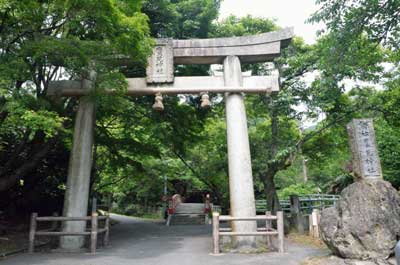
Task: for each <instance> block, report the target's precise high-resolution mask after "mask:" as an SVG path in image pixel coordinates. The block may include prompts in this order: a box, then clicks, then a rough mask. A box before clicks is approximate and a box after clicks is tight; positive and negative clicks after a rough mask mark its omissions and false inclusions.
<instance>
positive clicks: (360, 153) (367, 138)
mask: <svg viewBox="0 0 400 265" xmlns="http://www.w3.org/2000/svg"><path fill="white" fill-rule="evenodd" d="M347 130H348V133H349V139H350V147H351V152H352V158H353V171H354V173H355V176H356V178H366V179H372V178H382V170H381V164H380V160H379V156H378V150H377V148H376V142H375V131H374V126H373V122H372V119H353V120H352V121H351V122H350V123H349V124H348V125H347Z"/></svg>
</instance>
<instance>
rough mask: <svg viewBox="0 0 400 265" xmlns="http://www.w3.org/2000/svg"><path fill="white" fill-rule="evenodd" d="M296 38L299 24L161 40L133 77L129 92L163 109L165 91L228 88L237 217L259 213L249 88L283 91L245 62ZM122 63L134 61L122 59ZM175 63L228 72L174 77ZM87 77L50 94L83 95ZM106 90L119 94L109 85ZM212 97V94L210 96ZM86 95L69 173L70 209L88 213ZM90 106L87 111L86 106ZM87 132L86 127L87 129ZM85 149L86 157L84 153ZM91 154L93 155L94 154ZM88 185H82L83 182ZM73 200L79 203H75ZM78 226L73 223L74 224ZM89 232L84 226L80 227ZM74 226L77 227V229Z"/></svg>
mask: <svg viewBox="0 0 400 265" xmlns="http://www.w3.org/2000/svg"><path fill="white" fill-rule="evenodd" d="M292 37H293V29H292V28H287V29H283V30H280V31H275V32H269V33H263V34H258V35H253V36H243V37H231V38H217V39H192V40H172V39H158V40H157V46H156V47H155V49H154V52H153V55H152V56H151V57H150V58H149V67H148V68H147V71H146V74H147V77H146V78H128V79H127V82H128V89H127V91H126V94H127V95H129V96H143V95H156V94H157V97H156V102H157V104H155V105H157V108H158V109H163V106H162V97H161V95H176V94H203V93H207V92H210V93H225V104H226V122H227V142H228V164H229V192H230V205H231V215H232V216H234V217H252V216H255V215H256V211H255V201H254V187H253V176H252V169H251V157H250V147H249V136H248V131H247V118H246V110H245V106H244V100H243V93H272V92H277V91H279V82H278V77H277V76H242V72H241V62H242V63H256V62H267V61H272V60H273V59H274V58H276V57H278V56H279V55H280V52H281V48H283V47H286V46H287V45H288V44H289V42H290V40H291V38H292ZM120 63H121V65H126V64H129V63H130V62H129V60H124V59H121V62H120ZM174 64H223V66H224V76H223V77H219V76H203V77H199V76H195V77H174V75H173V72H174ZM84 84H85V82H82V81H81V80H77V81H57V82H52V83H50V86H49V89H48V94H49V95H60V96H80V97H82V96H83V97H84V96H86V95H88V94H89V90H88V89H87V88H86V87H85V86H84ZM105 93H114V92H113V91H112V90H106V91H105ZM206 98H207V97H206ZM84 102H85V101H84V100H81V103H80V104H82V106H81V105H80V109H82V111H81V112H79V111H78V116H77V120H76V124H75V133H74V138H75V139H74V147H73V152H72V154H71V156H76V157H71V162H70V163H71V164H70V169H69V174H68V183H67V195H66V201H65V204H64V213H66V214H70V215H74V214H78V215H79V216H83V215H85V214H86V213H85V211H86V209H87V201H88V198H87V192H86V190H87V188H86V183H89V180H90V170H88V168H89V165H91V149H92V146H91V140H90V136H91V137H92V136H93V127H91V125H89V123H91V124H92V122H93V119H94V114H93V113H92V107H90V104H89V105H86V107H85V105H84V104H85V103H84ZM84 109H86V110H84ZM83 131H86V133H84V132H83ZM79 152H81V154H84V155H83V156H80V155H79ZM89 158H90V159H89ZM81 184H82V185H81ZM83 197H85V198H83ZM71 202H73V203H71ZM69 227H72V226H69ZM74 229H76V230H81V231H83V229H84V228H83V227H82V226H79V227H78V226H76V227H74ZM76 230H73V231H76ZM232 230H233V231H234V232H255V231H256V223H255V222H254V221H250V222H240V221H237V222H234V224H233V227H232ZM235 242H236V245H237V247H240V248H243V247H244V248H248V247H250V248H251V247H254V246H255V238H254V237H244V236H239V237H236V238H235ZM62 247H67V248H80V247H81V241H79V240H76V239H75V240H74V239H68V242H67V241H66V240H64V242H63V241H62Z"/></svg>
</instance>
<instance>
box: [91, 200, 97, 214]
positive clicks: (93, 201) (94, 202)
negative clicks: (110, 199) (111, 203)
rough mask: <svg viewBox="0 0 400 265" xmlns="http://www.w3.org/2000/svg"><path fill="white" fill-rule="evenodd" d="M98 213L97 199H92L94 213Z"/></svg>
mask: <svg viewBox="0 0 400 265" xmlns="http://www.w3.org/2000/svg"><path fill="white" fill-rule="evenodd" d="M96 212H97V198H96V197H93V198H92V213H96Z"/></svg>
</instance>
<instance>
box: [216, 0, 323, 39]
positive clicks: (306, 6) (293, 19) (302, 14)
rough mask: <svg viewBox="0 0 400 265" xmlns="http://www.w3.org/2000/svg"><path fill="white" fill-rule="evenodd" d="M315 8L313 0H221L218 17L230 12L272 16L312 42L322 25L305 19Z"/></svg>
mask: <svg viewBox="0 0 400 265" xmlns="http://www.w3.org/2000/svg"><path fill="white" fill-rule="evenodd" d="M317 9H318V7H317V6H316V5H315V0H223V1H222V3H221V9H220V18H219V19H223V18H225V17H227V16H229V15H230V14H233V15H236V16H239V17H241V16H246V15H252V16H256V17H266V18H274V19H276V21H277V24H278V25H279V26H281V27H294V32H295V34H296V35H297V36H300V37H303V39H304V40H305V42H306V43H309V44H312V43H314V42H315V40H316V31H317V30H318V29H321V28H322V26H321V24H320V25H312V24H306V23H305V20H307V19H308V18H309V17H310V15H311V14H312V13H314V12H315V11H316V10H317Z"/></svg>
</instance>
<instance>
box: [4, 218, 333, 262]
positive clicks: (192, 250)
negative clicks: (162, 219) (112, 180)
mask: <svg viewBox="0 0 400 265" xmlns="http://www.w3.org/2000/svg"><path fill="white" fill-rule="evenodd" d="M113 219H116V220H118V221H119V222H120V223H119V224H118V225H115V226H113V227H112V229H111V238H110V243H111V244H110V246H109V247H107V248H100V249H99V250H98V252H97V254H96V255H95V256H93V255H90V254H84V253H76V254H70V253H69V254H65V253H40V252H37V253H34V254H27V253H24V254H19V255H16V256H11V257H7V258H4V259H0V264H1V265H70V264H71V265H122V264H123V265H127V264H135V265H175V264H176V265H186V264H187V265H189V264H190V265H206V264H207V265H217V264H221V265H228V264H229V265H235V264H241V265H243V264H253V265H261V264H262V265H280V264H282V265H299V264H300V263H301V261H302V260H303V259H304V258H306V257H310V256H320V255H325V254H326V252H325V251H323V250H320V249H315V248H311V247H305V246H300V245H297V244H293V243H290V242H287V244H286V248H287V253H284V254H279V253H275V252H274V253H265V254H249V255H245V254H222V255H218V256H213V255H210V251H211V230H210V226H204V225H203V226H171V227H166V226H164V225H162V224H161V223H155V222H150V221H143V220H140V219H136V218H132V217H125V216H118V215H113Z"/></svg>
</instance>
